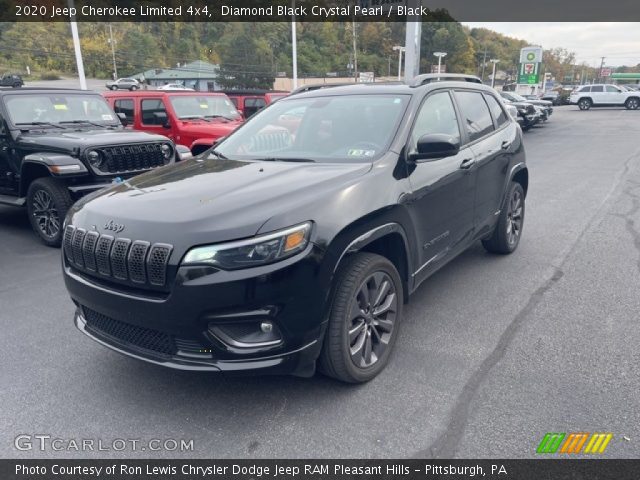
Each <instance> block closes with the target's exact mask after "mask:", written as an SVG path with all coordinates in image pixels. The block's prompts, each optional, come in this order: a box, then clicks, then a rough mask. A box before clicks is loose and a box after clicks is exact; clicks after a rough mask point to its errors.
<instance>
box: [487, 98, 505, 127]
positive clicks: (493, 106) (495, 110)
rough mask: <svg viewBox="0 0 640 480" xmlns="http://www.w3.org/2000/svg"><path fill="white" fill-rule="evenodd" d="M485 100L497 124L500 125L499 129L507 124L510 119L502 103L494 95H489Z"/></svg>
mask: <svg viewBox="0 0 640 480" xmlns="http://www.w3.org/2000/svg"><path fill="white" fill-rule="evenodd" d="M485 98H486V99H487V103H488V104H489V110H491V114H492V115H493V118H494V119H495V120H496V124H497V125H498V127H501V126H502V125H504V124H505V123H507V121H508V120H509V119H508V117H507V114H506V112H505V111H504V108H502V105H501V104H500V102H498V100H496V98H495V97H494V96H493V95H487V96H486V97H485Z"/></svg>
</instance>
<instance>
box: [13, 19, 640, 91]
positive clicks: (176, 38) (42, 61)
mask: <svg viewBox="0 0 640 480" xmlns="http://www.w3.org/2000/svg"><path fill="white" fill-rule="evenodd" d="M111 27H112V32H113V39H114V41H115V44H114V47H115V56H116V63H117V68H118V74H119V75H120V76H123V75H132V74H135V73H138V72H143V71H145V70H149V69H153V68H166V67H175V66H177V65H184V64H185V63H188V62H191V61H193V60H196V59H200V60H205V61H208V62H211V63H214V64H219V65H220V68H221V71H220V73H221V82H220V83H222V84H223V85H225V86H244V87H253V86H269V85H271V84H272V82H273V79H274V78H275V76H277V75H286V76H290V75H291V72H292V60H291V28H290V24H289V23H279V22H273V23H204V22H203V23H142V22H141V23H113V24H112V25H111ZM297 27H298V74H299V75H300V76H327V75H329V76H333V75H335V76H348V75H352V74H353V69H354V64H355V61H356V60H357V66H358V71H361V72H362V71H367V72H374V74H375V75H376V76H394V75H396V74H397V65H398V53H397V52H396V51H394V50H393V46H394V45H403V44H404V24H402V23H385V22H376V23H356V24H355V38H356V59H354V51H353V38H354V24H353V23H348V22H347V23H326V22H324V23H323V22H317V23H298V25H297ZM79 30H80V38H81V42H82V51H83V56H84V62H85V70H86V74H87V75H88V76H90V77H95V78H110V77H111V76H112V63H113V62H112V52H111V44H110V31H109V24H107V23H100V24H97V23H80V24H79ZM0 37H1V40H2V44H3V49H2V50H1V51H0V68H1V69H2V71H3V72H8V71H11V72H21V73H24V72H25V71H26V70H27V66H28V67H29V69H30V70H31V73H32V75H33V76H34V78H47V77H52V76H55V75H74V74H75V72H76V70H75V57H74V54H73V46H72V43H71V35H70V32H69V25H68V24H67V23H63V22H59V23H35V22H34V23H30V22H25V23H14V24H7V23H4V24H0ZM525 45H527V41H526V40H525V39H515V38H510V37H507V36H504V35H501V34H499V33H496V32H493V31H491V30H487V29H477V28H475V29H470V28H468V27H466V26H463V25H461V24H460V23H457V22H453V21H450V22H425V23H423V28H422V39H421V65H420V70H421V71H422V72H428V71H430V69H431V66H432V65H433V64H434V63H436V60H437V59H436V58H435V57H434V56H433V52H436V51H445V52H447V57H446V59H445V63H446V66H447V69H448V71H449V72H461V73H472V74H477V75H481V74H482V73H483V63H485V62H488V60H489V59H491V58H497V59H499V60H500V63H499V68H500V69H501V70H503V71H504V72H505V73H506V74H507V76H508V77H513V76H515V74H516V72H517V64H518V56H519V51H520V48H522V47H523V46H525ZM545 64H546V68H547V71H550V72H551V73H552V75H553V76H554V77H555V78H556V79H558V81H563V80H564V79H567V78H574V79H575V78H576V76H579V75H580V74H582V75H585V69H586V74H587V75H588V74H589V73H592V72H591V70H593V69H591V70H589V68H588V67H586V66H582V65H576V64H575V55H573V53H571V52H568V51H566V50H564V49H562V48H556V49H553V50H547V51H545ZM489 65H490V64H489ZM639 67H640V66H637V67H623V68H624V70H621V71H634V70H636V71H637V70H638V69H639ZM489 73H490V72H489V69H488V68H487V69H486V71H485V72H484V74H485V78H486V77H487V76H488V75H489Z"/></svg>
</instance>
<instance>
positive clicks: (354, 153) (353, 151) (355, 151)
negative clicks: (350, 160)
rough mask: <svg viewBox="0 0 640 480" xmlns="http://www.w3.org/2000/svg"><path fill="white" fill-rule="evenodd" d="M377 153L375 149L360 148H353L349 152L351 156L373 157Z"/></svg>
mask: <svg viewBox="0 0 640 480" xmlns="http://www.w3.org/2000/svg"><path fill="white" fill-rule="evenodd" d="M375 154H376V151H375V150H361V149H359V148H352V149H350V150H349V151H348V152H347V155H349V156H350V157H373V156H374V155H375Z"/></svg>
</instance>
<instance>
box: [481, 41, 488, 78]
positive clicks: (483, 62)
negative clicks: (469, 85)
mask: <svg viewBox="0 0 640 480" xmlns="http://www.w3.org/2000/svg"><path fill="white" fill-rule="evenodd" d="M486 65H487V46H486V45H485V46H484V57H483V58H482V77H481V78H482V83H484V67H485V66H486Z"/></svg>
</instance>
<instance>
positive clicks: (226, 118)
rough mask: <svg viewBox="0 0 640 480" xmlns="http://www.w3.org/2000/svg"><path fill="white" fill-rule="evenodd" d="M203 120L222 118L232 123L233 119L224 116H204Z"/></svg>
mask: <svg viewBox="0 0 640 480" xmlns="http://www.w3.org/2000/svg"><path fill="white" fill-rule="evenodd" d="M204 118H224V119H225V120H229V121H233V118H231V117H226V116H224V115H205V116H204Z"/></svg>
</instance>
